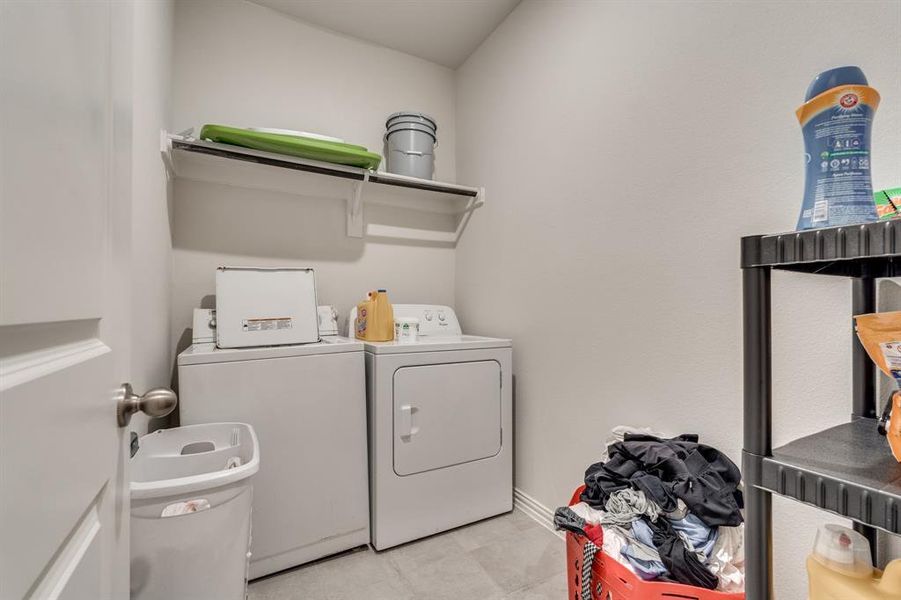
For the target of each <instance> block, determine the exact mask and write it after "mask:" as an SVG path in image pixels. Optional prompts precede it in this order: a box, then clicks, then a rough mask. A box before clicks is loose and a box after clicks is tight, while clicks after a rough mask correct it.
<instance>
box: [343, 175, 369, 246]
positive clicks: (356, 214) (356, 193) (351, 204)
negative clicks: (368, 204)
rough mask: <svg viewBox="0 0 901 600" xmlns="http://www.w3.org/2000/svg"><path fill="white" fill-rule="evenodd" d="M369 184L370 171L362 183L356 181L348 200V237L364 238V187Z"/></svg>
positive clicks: (364, 176)
mask: <svg viewBox="0 0 901 600" xmlns="http://www.w3.org/2000/svg"><path fill="white" fill-rule="evenodd" d="M368 182H369V171H365V172H364V173H363V179H362V181H355V182H354V187H353V190H352V191H351V196H350V198H348V199H347V237H355V238H361V237H363V186H365V185H366V184H367V183H368Z"/></svg>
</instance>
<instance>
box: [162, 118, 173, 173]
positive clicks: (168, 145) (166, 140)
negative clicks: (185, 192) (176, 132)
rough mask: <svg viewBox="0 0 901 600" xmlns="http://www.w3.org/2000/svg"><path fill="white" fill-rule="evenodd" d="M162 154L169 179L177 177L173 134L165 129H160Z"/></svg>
mask: <svg viewBox="0 0 901 600" xmlns="http://www.w3.org/2000/svg"><path fill="white" fill-rule="evenodd" d="M160 155H162V157H163V164H164V165H166V174H167V175H168V176H169V180H172V179H175V157H174V156H172V136H170V135H169V133H168V132H167V131H166V130H165V129H163V130H161V131H160Z"/></svg>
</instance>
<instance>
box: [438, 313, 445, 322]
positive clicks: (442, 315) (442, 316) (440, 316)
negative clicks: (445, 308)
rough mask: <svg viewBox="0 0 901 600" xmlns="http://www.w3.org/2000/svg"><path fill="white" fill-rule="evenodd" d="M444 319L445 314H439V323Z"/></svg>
mask: <svg viewBox="0 0 901 600" xmlns="http://www.w3.org/2000/svg"><path fill="white" fill-rule="evenodd" d="M444 318H445V317H444V313H443V312H439V313H438V320H439V321H443V320H444Z"/></svg>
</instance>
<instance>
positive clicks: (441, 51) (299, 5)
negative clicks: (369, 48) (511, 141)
mask: <svg viewBox="0 0 901 600" xmlns="http://www.w3.org/2000/svg"><path fill="white" fill-rule="evenodd" d="M251 1H252V2H255V3H257V4H262V5H263V6H268V7H269V8H272V9H275V10H277V11H279V12H282V13H284V14H287V15H290V16H292V17H295V18H297V19H301V20H303V21H306V22H308V23H312V24H314V25H318V26H319V27H323V28H325V29H330V30H332V31H336V32H338V33H343V34H345V35H349V36H351V37H355V38H358V39H361V40H366V41H368V42H372V43H373V44H378V45H380V46H386V47H388V48H393V49H395V50H400V51H401V52H406V53H407V54H412V55H413V56H418V57H420V58H424V59H426V60H430V61H432V62H435V63H438V64H440V65H444V66H446V67H450V68H452V69H456V68H457V67H459V66H460V65H462V64H463V62H464V61H465V60H466V59H467V58H468V57H469V55H470V54H472V53H473V51H474V50H475V49H476V48H478V47H479V44H481V43H482V42H483V41H484V40H485V38H487V37H488V35H489V34H491V32H492V31H494V29H495V28H496V27H497V26H498V25H499V24H500V23H501V21H503V20H504V18H505V17H506V16H507V15H508V14H510V12H511V11H512V10H513V9H514V8H515V7H516V5H517V4H519V2H520V0H251Z"/></svg>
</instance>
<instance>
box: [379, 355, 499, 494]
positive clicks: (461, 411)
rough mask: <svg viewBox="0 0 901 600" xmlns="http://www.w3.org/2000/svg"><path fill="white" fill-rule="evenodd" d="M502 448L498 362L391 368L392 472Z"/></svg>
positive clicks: (402, 472)
mask: <svg viewBox="0 0 901 600" xmlns="http://www.w3.org/2000/svg"><path fill="white" fill-rule="evenodd" d="M500 451H501V365H500V364H499V363H498V362H497V361H495V360H480V361H473V362H461V363H451V364H442V365H419V366H410V367H402V368H400V369H398V370H397V371H395V372H394V472H395V473H397V474H398V475H400V476H405V475H414V474H416V473H422V472H425V471H431V470H434V469H441V468H444V467H449V466H452V465H460V464H463V463H467V462H472V461H474V460H480V459H483V458H489V457H492V456H496V455H497V453H498V452H500Z"/></svg>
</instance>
